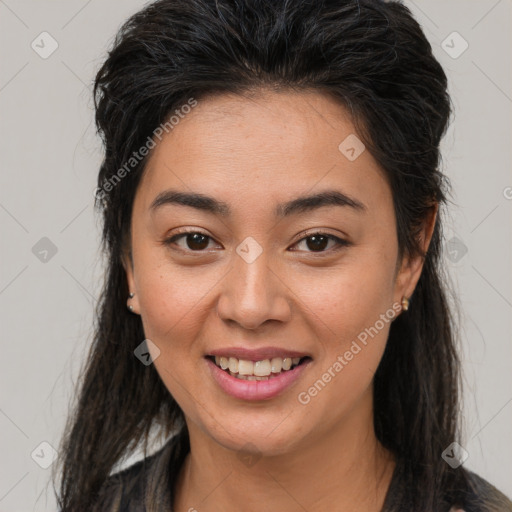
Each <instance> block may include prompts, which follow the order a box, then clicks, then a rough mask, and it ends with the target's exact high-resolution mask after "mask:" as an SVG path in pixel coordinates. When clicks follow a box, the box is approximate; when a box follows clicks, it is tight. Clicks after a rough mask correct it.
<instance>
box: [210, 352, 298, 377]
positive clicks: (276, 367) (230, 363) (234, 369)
mask: <svg viewBox="0 0 512 512" xmlns="http://www.w3.org/2000/svg"><path fill="white" fill-rule="evenodd" d="M299 361H300V357H285V358H281V357H273V358H272V359H264V360H263V361H256V362H253V361H247V360H245V359H237V358H236V357H223V356H215V364H216V365H217V366H220V367H221V368H222V369H223V370H229V371H230V372H231V373H238V374H239V375H254V376H256V377H267V376H269V375H270V374H271V373H280V372H281V370H289V369H290V368H291V367H292V366H293V365H297V364H299Z"/></svg>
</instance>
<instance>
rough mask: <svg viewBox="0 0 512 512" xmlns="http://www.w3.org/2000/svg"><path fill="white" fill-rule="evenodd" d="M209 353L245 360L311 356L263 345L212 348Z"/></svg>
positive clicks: (210, 354)
mask: <svg viewBox="0 0 512 512" xmlns="http://www.w3.org/2000/svg"><path fill="white" fill-rule="evenodd" d="M207 355H209V356H220V357H235V358H236V359H243V360H245V361H264V360H265V359H272V358H273V357H281V358H285V357H290V358H293V357H306V356H308V357H311V356H309V354H307V353H305V352H300V351H297V350H287V349H285V348H279V347H262V348H257V349H250V348H245V347H226V348H218V349H216V350H212V351H211V352H209V353H208V354H207Z"/></svg>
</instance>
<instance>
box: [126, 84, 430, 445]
mask: <svg viewBox="0 0 512 512" xmlns="http://www.w3.org/2000/svg"><path fill="white" fill-rule="evenodd" d="M187 110H188V109H187ZM164 134H165V132H164ZM171 191H172V192H173V193H175V195H174V200H172V199H173V196H171ZM178 193H179V194H183V196H181V197H182V198H185V200H184V201H182V202H178V201H176V197H178V196H177V195H176V194H178ZM165 194H167V195H165ZM189 194H200V195H201V196H203V197H204V198H205V199H204V200H203V201H201V202H198V201H191V200H190V199H187V198H186V195H189ZM319 194H323V196H322V195H320V196H318V197H317V198H316V199H315V198H314V196H317V195H319ZM307 197H312V198H313V199H310V200H309V201H306V200H305V198H307ZM157 198H159V199H160V200H159V201H158V202H157V203H155V200H156V199H157ZM206 198H208V199H206ZM298 200H300V202H298ZM184 203H188V204H184ZM192 203H195V206H193V204H192ZM152 205H153V206H152ZM187 231H189V232H191V233H193V234H192V235H188V236H187V235H186V234H183V233H185V232H187ZM194 233H195V235H194ZM178 235H179V236H178ZM171 239H172V240H171ZM166 241H167V242H166ZM131 243H132V246H131V247H132V255H133V268H132V267H131V266H129V265H126V266H125V267H126V269H127V274H128V281H129V286H130V290H131V291H132V292H135V297H134V298H133V299H132V300H131V301H130V303H131V304H132V305H133V308H134V312H135V313H137V314H140V315H141V317H142V322H143V326H144V332H145V335H146V338H147V339H149V340H151V342H152V343H153V344H154V345H156V347H158V350H159V351H160V352H159V355H158V357H156V354H157V352H156V351H153V352H152V353H153V355H154V357H155V360H154V364H155V367H156V370H157V371H158V373H159V375H160V377H161V379H162V381H163V382H164V384H165V385H166V387H167V389H168V390H169V392H170V393H171V394H172V396H173V397H174V398H175V399H176V401H177V402H178V404H179V405H180V407H181V409H182V410H183V412H184V414H185V417H186V419H187V423H188V424H189V426H194V428H196V430H197V429H199V430H200V431H201V432H203V434H205V435H206V436H208V437H209V438H211V439H214V440H215V441H217V442H218V443H220V444H221V445H223V446H225V447H228V448H232V449H241V448H242V447H244V446H249V444H248V443H250V445H251V446H252V445H254V446H255V447H257V449H258V450H259V451H260V452H262V453H265V454H269V455H272V454H274V455H275V454H279V453H285V452H288V451H291V450H294V449H298V448H300V447H301V446H305V445H310V443H311V442H314V440H315V439H320V438H322V436H325V435H326V434H327V433H328V432H332V431H333V429H336V428H337V427H338V426H340V425H352V426H353V427H354V428H361V427H365V426H366V427H368V425H369V424H371V421H372V412H371V411H372V386H371V384H372V379H373V375H374V373H375V371H376V369H377V366H378V364H379V361H380V359H381V357H382V354H383V351H384V348H385V344H386V340H387V336H388V332H389V327H390V324H391V321H392V320H393V319H394V318H395V317H396V316H397V315H398V314H400V311H399V310H400V307H399V304H400V300H401V298H402V296H403V295H405V296H409V295H410V294H411V293H412V291H413V289H414V286H415V284H416V281H417V279H418V277H419V273H420V271H421V264H420V263H418V261H416V260H414V261H404V262H403V263H402V266H401V268H400V269H397V267H396V266H397V263H398V262H397V256H398V244H397V234H396V223H395V217H394V209H393V201H392V195H391V190H390V187H389V185H388V183H387V181H386V178H385V175H384V173H383V171H382V170H381V169H380V168H379V166H378V165H377V163H376V161H375V160H374V159H373V157H372V156H371V155H370V153H369V152H368V151H366V150H364V146H361V143H360V142H359V140H358V139H357V138H356V134H355V128H354V126H353V125H352V123H351V121H350V119H349V117H348V115H347V113H346V110H345V109H344V108H343V107H342V106H340V105H339V104H338V103H336V102H334V101H333V100H331V99H329V98H328V97H326V96H324V95H321V94H320V93H314V92H310V93H305V92H303V93H294V92H286V93H284V92H282V93H275V92H272V93H270V92H268V93H264V94H261V95H258V96H255V97H251V98H245V97H240V96H232V95H222V96H217V97H215V98H209V99H207V100H202V101H198V103H197V106H195V108H193V109H191V111H190V112H189V113H187V114H186V115H182V116H180V119H179V122H178V123H177V124H174V127H173V129H172V130H170V131H169V133H168V134H165V136H164V137H163V138H162V140H161V141H160V142H158V144H157V146H156V147H155V148H154V149H153V151H152V155H151V157H150V160H149V162H148V166H147V169H146V172H145V174H144V176H143V179H142V180H141V183H140V185H139V188H138V190H137V194H136V197H135V201H134V205H133V215H132V226H131ZM141 342H142V340H141ZM150 346H151V344H150ZM212 355H217V356H218V358H217V363H218V364H222V365H223V366H224V367H225V366H226V365H228V364H229V365H230V366H229V368H228V369H226V370H224V369H221V368H219V367H218V366H217V365H216V363H215V362H213V361H212V359H213V360H214V359H215V358H212V357H209V356H212ZM221 356H222V357H223V359H219V358H220V357H221ZM224 357H225V358H226V359H224ZM230 358H232V359H230ZM295 358H301V360H300V361H301V364H299V365H298V366H297V367H296V368H295V369H293V368H292V369H290V370H286V369H285V368H286V367H287V365H288V364H289V362H290V361H289V359H292V360H291V363H292V364H293V363H295V362H296V361H297V359H295ZM281 360H282V361H281ZM256 361H257V364H254V363H255V362H256ZM251 363H252V364H251ZM141 364H142V363H141ZM283 366H284V368H283ZM228 370H232V371H233V370H234V371H233V373H234V374H235V375H236V370H239V375H240V374H246V376H245V377H244V378H242V379H241V378H239V377H236V376H231V375H230V374H229V373H228ZM279 370H281V371H280V373H279ZM269 373H270V375H272V377H270V376H269ZM247 375H253V376H254V377H258V380H255V379H254V378H251V377H249V379H247Z"/></svg>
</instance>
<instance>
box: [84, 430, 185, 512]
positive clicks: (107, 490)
mask: <svg viewBox="0 0 512 512" xmlns="http://www.w3.org/2000/svg"><path fill="white" fill-rule="evenodd" d="M182 440H183V439H182V437H181V436H179V435H176V436H174V437H172V438H171V439H170V440H169V441H168V442H167V443H166V444H165V445H164V446H163V447H162V448H161V449H160V450H158V451H157V452H155V453H154V454H152V455H150V456H148V457H146V458H144V459H142V460H140V461H138V462H135V463H134V464H132V465H130V466H129V467H127V468H125V469H123V470H121V471H119V472H117V473H115V474H113V475H111V476H109V477H108V479H107V480H106V482H105V483H104V485H103V487H102V489H101V491H100V493H99V496H98V500H97V501H96V505H95V508H94V511H93V512H142V511H145V510H146V509H151V510H156V509H154V508H151V507H150V506H149V505H150V504H151V503H153V502H157V503H158V504H159V506H160V507H162V506H164V505H165V506H166V507H167V508H165V510H170V507H171V503H172V500H171V489H172V485H173V482H174V478H175V476H176V475H177V473H178V472H179V469H180V466H181V462H182V460H183V457H184V455H185V454H186V451H184V450H182V449H178V448H180V447H181V446H182V445H181V444H180V441H182ZM158 510H160V509H158ZM162 510H164V508H162Z"/></svg>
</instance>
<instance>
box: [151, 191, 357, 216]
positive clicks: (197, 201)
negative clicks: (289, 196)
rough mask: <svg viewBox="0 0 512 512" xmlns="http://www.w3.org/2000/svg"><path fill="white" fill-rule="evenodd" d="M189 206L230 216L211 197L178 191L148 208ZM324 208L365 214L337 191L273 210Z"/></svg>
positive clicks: (278, 213) (163, 194) (287, 212)
mask: <svg viewBox="0 0 512 512" xmlns="http://www.w3.org/2000/svg"><path fill="white" fill-rule="evenodd" d="M169 204H174V205H181V206H189V207H191V208H195V209H197V210H202V211H205V212H208V213H212V214H215V215H220V216H222V217H228V216H229V215H230V214H231V209H230V207H229V205H228V204H227V203H225V202H223V201H219V200H218V199H215V198H213V197H210V196H207V195H204V194H199V193H190V192H181V191H178V190H165V191H164V192H161V193H160V194H158V196H157V197H156V198H155V199H154V201H153V202H152V203H151V206H150V207H149V210H150V212H151V213H154V212H155V211H156V210H158V209H159V208H160V207H162V206H164V205H169ZM325 206H348V207H350V208H353V209H354V210H356V211H360V212H365V211H366V210H367V208H366V206H365V205H364V204H363V203H361V202H360V201H358V200H357V199H354V198H353V197H350V196H348V195H346V194H344V193H342V192H340V191H338V190H325V191H323V192H319V193H317V194H313V195H304V196H300V197H297V198H296V199H293V200H291V201H288V202H286V203H280V204H278V205H277V206H276V208H275V210H274V215H275V216H276V217H288V216H290V215H294V214H300V213H306V212H310V211H313V210H316V209H318V208H322V207H325Z"/></svg>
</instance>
